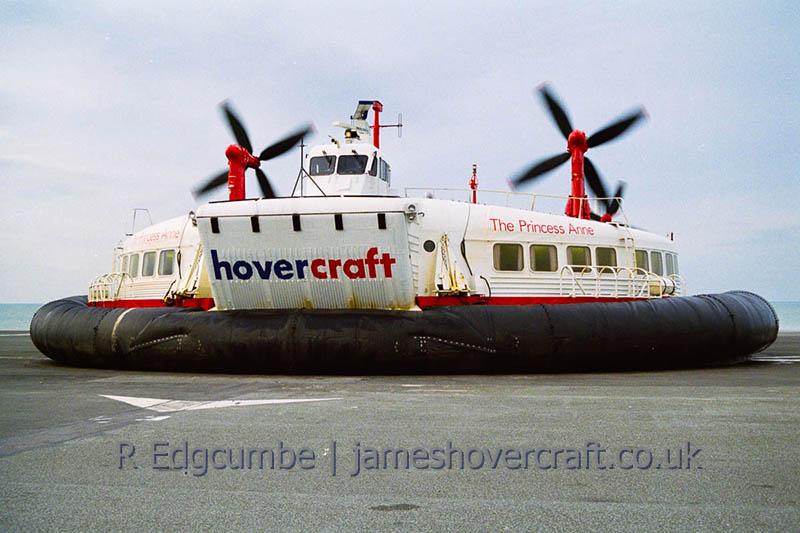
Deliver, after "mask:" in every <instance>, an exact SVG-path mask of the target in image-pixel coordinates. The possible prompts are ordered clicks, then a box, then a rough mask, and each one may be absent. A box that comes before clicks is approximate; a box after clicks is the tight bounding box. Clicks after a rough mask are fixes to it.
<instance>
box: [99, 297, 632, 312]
mask: <svg viewBox="0 0 800 533" xmlns="http://www.w3.org/2000/svg"><path fill="white" fill-rule="evenodd" d="M646 299H647V298H611V297H597V298H595V297H592V296H576V297H572V296H492V297H486V296H418V297H417V305H419V306H420V307H421V308H422V309H426V308H429V307H441V306H447V305H453V306H460V305H536V304H548V305H568V304H583V303H610V302H631V301H634V300H646ZM89 305H90V306H92V307H107V308H119V307H121V308H135V307H200V308H202V309H203V310H205V311H208V310H209V309H211V308H212V307H214V299H213V298H189V299H185V300H180V299H179V300H177V301H175V302H174V303H173V304H172V305H167V304H165V303H164V301H163V300H157V299H154V300H114V301H113V302H90V303H89Z"/></svg>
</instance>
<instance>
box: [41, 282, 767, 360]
mask: <svg viewBox="0 0 800 533" xmlns="http://www.w3.org/2000/svg"><path fill="white" fill-rule="evenodd" d="M777 333H778V318H777V315H776V314H775V311H774V309H773V308H772V306H771V305H770V304H769V303H768V302H767V301H766V300H764V299H763V298H761V297H760V296H758V295H756V294H753V293H749V292H744V291H732V292H726V293H723V294H708V295H699V296H687V297H679V298H662V299H650V300H637V301H630V302H612V303H581V304H563V305H545V304H538V305H528V306H492V305H464V306H447V307H432V308H429V309H425V310H423V311H386V310H370V309H361V310H309V309H291V310H240V311H202V310H200V309H194V308H172V307H166V308H132V309H124V308H113V309H107V308H100V307H92V306H89V305H88V304H87V301H86V297H85V296H75V297H71V298H65V299H62V300H57V301H54V302H51V303H49V304H46V305H45V306H43V307H42V308H40V309H39V310H38V311H37V312H36V314H35V315H34V317H33V320H32V322H31V338H32V340H33V342H34V344H35V345H36V347H37V348H38V349H39V350H40V351H41V352H42V353H43V354H45V355H46V356H48V357H50V358H51V359H53V360H55V361H58V362H60V363H64V364H68V365H76V366H86V367H105V368H122V369H138V370H165V371H183V372H229V373H273V374H275V373H277V374H297V373H303V374H349V375H353V374H356V375H359V374H397V373H404V374H405V373H411V374H418V373H508V372H512V373H536V372H594V371H610V370H648V369H664V368H691V367H705V366H717V365H728V364H735V363H739V362H742V361H745V360H746V359H747V357H748V356H749V355H750V354H752V353H755V352H757V351H760V350H763V349H764V348H766V347H767V346H769V345H770V344H771V343H772V342H774V340H775V338H776V337H777Z"/></svg>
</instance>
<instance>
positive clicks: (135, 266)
mask: <svg viewBox="0 0 800 533" xmlns="http://www.w3.org/2000/svg"><path fill="white" fill-rule="evenodd" d="M128 266H129V267H130V269H129V270H128V274H130V276H131V277H132V278H135V277H136V276H138V275H139V254H133V255H131V262H130V264H129V265H128Z"/></svg>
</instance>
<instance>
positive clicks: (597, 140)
mask: <svg viewBox="0 0 800 533" xmlns="http://www.w3.org/2000/svg"><path fill="white" fill-rule="evenodd" d="M645 117H646V115H645V112H644V109H643V108H639V109H637V110H636V111H634V112H633V113H631V114H629V115H625V116H624V117H622V118H621V119H619V120H618V121H616V122H614V123H613V124H611V125H609V126H606V127H605V128H603V129H601V130H600V131H598V132H596V133H593V134H592V135H591V136H589V138H588V139H586V144H587V145H588V146H589V148H594V147H595V146H600V145H601V144H603V143H607V142H608V141H613V140H614V139H616V138H617V137H619V136H620V135H622V134H623V133H625V132H626V131H627V130H628V129H629V128H630V127H631V126H633V125H634V124H636V122H638V121H639V120H641V119H643V118H645Z"/></svg>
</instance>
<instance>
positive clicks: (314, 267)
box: [311, 259, 328, 279]
mask: <svg viewBox="0 0 800 533" xmlns="http://www.w3.org/2000/svg"><path fill="white" fill-rule="evenodd" d="M324 266H325V260H324V259H314V260H313V261H311V274H312V275H313V276H314V277H315V278H317V279H328V274H327V273H326V272H325V271H324V270H320V269H321V268H323V267H324Z"/></svg>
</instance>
